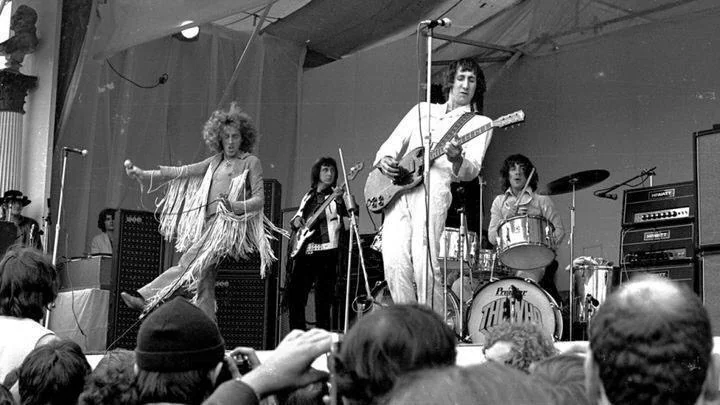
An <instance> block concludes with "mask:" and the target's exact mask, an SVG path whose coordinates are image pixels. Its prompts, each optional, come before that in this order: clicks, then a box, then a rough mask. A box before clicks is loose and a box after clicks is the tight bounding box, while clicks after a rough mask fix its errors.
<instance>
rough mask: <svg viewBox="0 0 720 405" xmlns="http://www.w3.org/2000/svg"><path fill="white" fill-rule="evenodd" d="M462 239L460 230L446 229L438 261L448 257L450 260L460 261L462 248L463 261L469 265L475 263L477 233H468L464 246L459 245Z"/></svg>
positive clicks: (441, 236)
mask: <svg viewBox="0 0 720 405" xmlns="http://www.w3.org/2000/svg"><path fill="white" fill-rule="evenodd" d="M458 239H460V230H459V229H458V228H450V227H446V228H445V230H443V233H442V235H440V253H439V254H438V259H440V260H442V259H444V258H446V257H447V259H448V260H459V259H460V256H461V255H460V254H459V253H458V248H460V247H461V248H462V250H463V252H462V259H463V260H465V261H466V262H468V263H473V259H474V258H475V250H476V249H477V233H475V232H466V233H465V243H464V246H460V245H459V244H458Z"/></svg>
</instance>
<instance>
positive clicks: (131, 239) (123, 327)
mask: <svg viewBox="0 0 720 405" xmlns="http://www.w3.org/2000/svg"><path fill="white" fill-rule="evenodd" d="M158 226H159V223H158V221H157V219H155V214H153V213H152V212H145V211H131V210H118V211H117V213H116V214H115V232H114V235H113V236H114V238H113V240H115V241H117V243H116V244H115V251H114V252H113V253H114V254H113V267H112V275H111V283H110V285H111V288H110V309H109V315H108V334H107V344H108V349H113V348H116V347H120V348H124V349H134V348H135V345H136V341H137V332H138V329H139V327H140V322H138V312H137V311H135V310H133V309H130V308H128V307H127V306H126V305H125V304H123V303H122V299H121V298H120V293H121V292H123V291H135V290H137V289H139V288H140V287H142V286H144V285H145V284H147V283H149V282H150V281H152V280H153V279H154V278H155V277H157V276H158V275H159V274H160V272H162V271H163V270H164V263H163V257H164V246H165V243H164V242H163V238H162V235H160V232H158Z"/></svg>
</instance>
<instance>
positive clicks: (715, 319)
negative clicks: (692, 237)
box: [700, 252, 720, 336]
mask: <svg viewBox="0 0 720 405" xmlns="http://www.w3.org/2000/svg"><path fill="white" fill-rule="evenodd" d="M700 269H701V274H702V299H703V303H704V304H705V308H706V309H707V311H708V315H710V321H711V322H712V329H713V336H717V335H718V334H720V252H712V253H708V252H704V253H702V254H701V255H700Z"/></svg>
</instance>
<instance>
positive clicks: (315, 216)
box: [305, 185, 345, 229]
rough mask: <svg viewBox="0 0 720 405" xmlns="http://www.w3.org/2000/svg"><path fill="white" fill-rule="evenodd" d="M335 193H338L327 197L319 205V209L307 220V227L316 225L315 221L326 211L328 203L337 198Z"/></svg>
mask: <svg viewBox="0 0 720 405" xmlns="http://www.w3.org/2000/svg"><path fill="white" fill-rule="evenodd" d="M344 189H345V185H343V186H342V187H341V190H344ZM335 194H336V193H332V194H330V196H329V197H328V198H326V199H325V201H323V203H322V204H321V205H320V206H319V207H317V209H316V210H315V212H314V213H313V214H312V216H310V218H308V220H307V221H306V222H305V227H306V228H308V229H310V228H312V227H313V226H314V225H315V222H317V220H318V219H320V215H322V213H323V212H325V208H327V207H328V205H330V203H331V202H333V200H335V198H336V197H337V195H335Z"/></svg>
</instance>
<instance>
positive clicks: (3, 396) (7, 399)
mask: <svg viewBox="0 0 720 405" xmlns="http://www.w3.org/2000/svg"><path fill="white" fill-rule="evenodd" d="M0 405H15V398H13V396H12V394H11V393H10V390H9V389H8V388H7V387H6V386H5V385H4V384H0Z"/></svg>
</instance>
